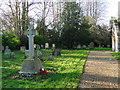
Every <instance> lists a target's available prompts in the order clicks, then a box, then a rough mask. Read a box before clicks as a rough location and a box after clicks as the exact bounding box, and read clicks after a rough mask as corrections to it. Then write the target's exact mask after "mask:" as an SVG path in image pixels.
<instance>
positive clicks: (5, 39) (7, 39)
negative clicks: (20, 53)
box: [2, 31, 20, 49]
mask: <svg viewBox="0 0 120 90" xmlns="http://www.w3.org/2000/svg"><path fill="white" fill-rule="evenodd" d="M2 44H3V45H4V46H9V47H10V48H11V49H16V46H18V45H20V40H19V39H18V37H17V36H16V35H15V34H14V33H13V32H10V31H9V32H8V31H7V32H3V33H2Z"/></svg>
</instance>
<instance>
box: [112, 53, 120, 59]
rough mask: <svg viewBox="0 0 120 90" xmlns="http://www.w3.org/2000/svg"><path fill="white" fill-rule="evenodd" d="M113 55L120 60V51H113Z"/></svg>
mask: <svg viewBox="0 0 120 90" xmlns="http://www.w3.org/2000/svg"><path fill="white" fill-rule="evenodd" d="M111 54H112V56H114V57H115V58H116V59H117V60H120V52H112V53H111Z"/></svg>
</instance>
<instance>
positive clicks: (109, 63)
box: [78, 51, 120, 88]
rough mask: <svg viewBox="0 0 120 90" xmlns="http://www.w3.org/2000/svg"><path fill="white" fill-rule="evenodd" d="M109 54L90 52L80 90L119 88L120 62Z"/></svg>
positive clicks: (107, 52) (106, 52)
mask: <svg viewBox="0 0 120 90" xmlns="http://www.w3.org/2000/svg"><path fill="white" fill-rule="evenodd" d="M109 53H110V51H90V54H89V56H88V58H87V61H86V64H85V68H84V73H83V75H82V78H81V80H80V84H79V86H78V88H118V61H117V60H116V59H115V58H114V57H113V56H111V54H109ZM119 78H120V77H119Z"/></svg>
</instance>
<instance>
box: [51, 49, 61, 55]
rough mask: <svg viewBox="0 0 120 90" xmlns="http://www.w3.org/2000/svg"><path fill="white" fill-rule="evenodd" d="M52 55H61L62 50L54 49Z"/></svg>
mask: <svg viewBox="0 0 120 90" xmlns="http://www.w3.org/2000/svg"><path fill="white" fill-rule="evenodd" d="M52 55H56V56H58V55H61V51H60V50H59V49H56V50H53V52H52Z"/></svg>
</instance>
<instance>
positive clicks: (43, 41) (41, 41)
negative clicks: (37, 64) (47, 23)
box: [34, 35, 46, 45]
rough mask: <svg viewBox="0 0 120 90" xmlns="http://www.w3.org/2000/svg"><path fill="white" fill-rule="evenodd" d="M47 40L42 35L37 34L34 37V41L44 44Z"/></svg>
mask: <svg viewBox="0 0 120 90" xmlns="http://www.w3.org/2000/svg"><path fill="white" fill-rule="evenodd" d="M45 42H46V40H45V38H44V37H43V36H41V35H36V36H35V38H34V43H35V44H39V45H40V44H44V43H45Z"/></svg>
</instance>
